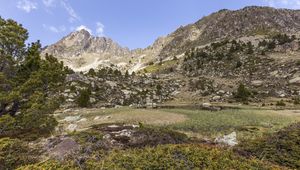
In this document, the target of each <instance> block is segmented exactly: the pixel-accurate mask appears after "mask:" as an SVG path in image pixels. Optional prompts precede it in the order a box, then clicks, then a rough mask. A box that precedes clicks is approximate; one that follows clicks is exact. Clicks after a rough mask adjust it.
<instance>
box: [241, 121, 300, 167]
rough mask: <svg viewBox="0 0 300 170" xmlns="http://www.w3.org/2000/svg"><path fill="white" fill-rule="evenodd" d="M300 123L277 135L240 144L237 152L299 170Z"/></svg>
mask: <svg viewBox="0 0 300 170" xmlns="http://www.w3.org/2000/svg"><path fill="white" fill-rule="evenodd" d="M299 141H300V123H297V124H293V125H290V126H289V127H286V128H284V129H282V130H280V131H279V132H277V133H274V134H271V135H268V136H266V137H263V138H260V139H255V140H250V141H248V142H245V143H242V144H241V145H240V146H239V147H238V149H237V151H238V152H239V153H240V154H242V155H244V156H248V157H251V156H255V157H256V158H258V159H263V160H266V161H270V162H273V163H276V164H278V165H281V166H286V167H289V168H292V169H300V143H299Z"/></svg>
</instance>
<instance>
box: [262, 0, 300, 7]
mask: <svg viewBox="0 0 300 170" xmlns="http://www.w3.org/2000/svg"><path fill="white" fill-rule="evenodd" d="M264 1H265V2H267V3H268V5H270V6H272V7H284V8H293V9H299V8H300V0H264Z"/></svg>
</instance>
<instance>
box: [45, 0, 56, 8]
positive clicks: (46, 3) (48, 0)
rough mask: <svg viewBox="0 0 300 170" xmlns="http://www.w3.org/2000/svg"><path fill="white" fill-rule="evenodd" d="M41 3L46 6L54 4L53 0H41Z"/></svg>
mask: <svg viewBox="0 0 300 170" xmlns="http://www.w3.org/2000/svg"><path fill="white" fill-rule="evenodd" d="M43 4H44V5H45V6H46V7H53V6H54V4H55V0H43Z"/></svg>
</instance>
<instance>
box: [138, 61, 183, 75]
mask: <svg viewBox="0 0 300 170" xmlns="http://www.w3.org/2000/svg"><path fill="white" fill-rule="evenodd" d="M177 62H178V60H169V61H165V62H163V63H161V64H154V65H150V66H148V67H146V68H145V69H144V70H143V72H145V73H155V72H159V71H162V70H166V69H168V68H171V67H173V66H174V65H175V64H176V63H177Z"/></svg>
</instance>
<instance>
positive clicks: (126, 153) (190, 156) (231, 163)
mask: <svg viewBox="0 0 300 170" xmlns="http://www.w3.org/2000/svg"><path fill="white" fill-rule="evenodd" d="M97 157H98V156H97V155H95V156H94V158H92V159H89V160H87V161H86V162H85V165H84V166H82V167H81V168H83V169H215V170H219V169H260V170H263V169H281V168H279V167H275V166H272V165H270V164H266V163H263V162H261V161H258V160H254V159H245V158H242V157H240V156H238V155H236V154H234V153H233V152H232V151H230V150H223V149H218V148H215V147H209V146H203V145H161V146H158V147H146V148H143V149H127V150H114V151H112V152H110V153H109V154H106V155H101V159H97ZM53 167H55V168H60V169H76V167H77V166H76V165H75V164H72V163H70V162H66V163H61V164H60V163H57V162H52V161H47V162H44V163H40V164H35V165H29V166H24V167H22V168H20V169H25V170H29V169H30V170H39V169H45V170H47V169H54V168H53ZM77 169H79V168H77Z"/></svg>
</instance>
